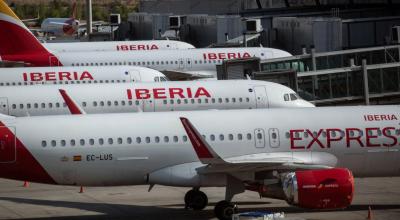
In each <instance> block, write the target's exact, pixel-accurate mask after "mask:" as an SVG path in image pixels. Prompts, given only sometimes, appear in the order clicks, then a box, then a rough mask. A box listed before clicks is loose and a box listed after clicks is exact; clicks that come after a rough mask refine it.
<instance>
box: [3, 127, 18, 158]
mask: <svg viewBox="0 0 400 220" xmlns="http://www.w3.org/2000/svg"><path fill="white" fill-rule="evenodd" d="M10 131H11V132H12V133H14V134H15V128H14V127H4V126H1V127H0V163H13V162H15V159H16V154H17V152H16V148H15V136H14V135H12V134H10Z"/></svg>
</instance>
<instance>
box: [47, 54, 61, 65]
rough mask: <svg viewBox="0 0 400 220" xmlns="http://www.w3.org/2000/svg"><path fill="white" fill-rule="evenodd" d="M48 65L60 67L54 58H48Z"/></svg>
mask: <svg viewBox="0 0 400 220" xmlns="http://www.w3.org/2000/svg"><path fill="white" fill-rule="evenodd" d="M49 64H50V66H60V61H59V60H58V58H57V57H56V56H50V57H49Z"/></svg>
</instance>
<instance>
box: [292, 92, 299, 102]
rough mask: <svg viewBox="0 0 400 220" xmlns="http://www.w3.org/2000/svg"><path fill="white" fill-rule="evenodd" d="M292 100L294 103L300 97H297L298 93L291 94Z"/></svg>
mask: <svg viewBox="0 0 400 220" xmlns="http://www.w3.org/2000/svg"><path fill="white" fill-rule="evenodd" d="M290 99H291V100H292V101H294V100H297V99H298V97H297V95H296V93H290Z"/></svg>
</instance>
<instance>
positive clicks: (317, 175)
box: [282, 168, 354, 209]
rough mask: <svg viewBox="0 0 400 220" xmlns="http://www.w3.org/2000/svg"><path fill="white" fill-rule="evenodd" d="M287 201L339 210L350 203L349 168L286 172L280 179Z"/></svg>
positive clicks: (352, 183)
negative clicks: (281, 179)
mask: <svg viewBox="0 0 400 220" xmlns="http://www.w3.org/2000/svg"><path fill="white" fill-rule="evenodd" d="M282 186H283V191H284V193H285V196H286V201H287V202H288V203H289V204H291V205H295V206H299V207H302V208H309V209H339V208H346V207H348V206H349V205H350V204H351V201H352V199H353V194H354V178H353V175H352V173H351V172H350V171H349V170H348V169H343V168H334V169H326V170H307V171H296V172H291V173H287V174H286V175H285V176H284V178H283V182H282Z"/></svg>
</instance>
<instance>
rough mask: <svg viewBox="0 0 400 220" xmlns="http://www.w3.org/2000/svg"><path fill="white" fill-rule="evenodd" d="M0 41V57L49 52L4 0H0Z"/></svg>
mask: <svg viewBox="0 0 400 220" xmlns="http://www.w3.org/2000/svg"><path fill="white" fill-rule="evenodd" d="M0 42H1V43H0V57H3V56H4V55H21V54H38V53H40V54H43V53H45V54H48V53H49V52H48V51H47V50H46V48H45V47H43V46H42V44H41V43H40V42H39V41H38V39H37V38H36V37H35V36H34V35H33V34H32V33H31V31H29V29H28V28H27V27H26V26H25V24H24V23H22V21H21V20H20V19H19V18H18V16H17V15H16V14H15V13H14V12H13V11H12V10H11V8H10V7H8V5H7V4H6V3H5V2H4V0H0ZM3 60H4V58H3ZM21 61H23V60H21Z"/></svg>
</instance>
